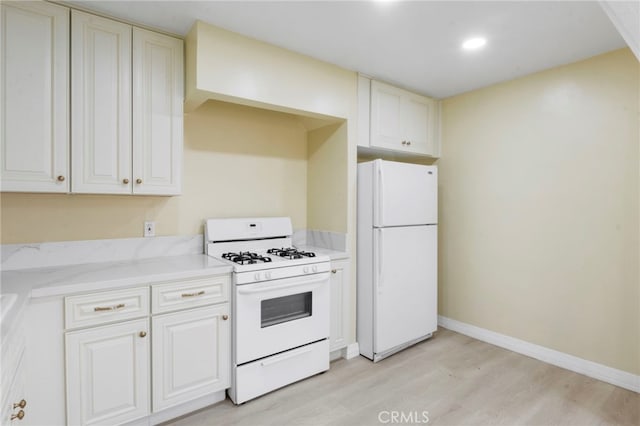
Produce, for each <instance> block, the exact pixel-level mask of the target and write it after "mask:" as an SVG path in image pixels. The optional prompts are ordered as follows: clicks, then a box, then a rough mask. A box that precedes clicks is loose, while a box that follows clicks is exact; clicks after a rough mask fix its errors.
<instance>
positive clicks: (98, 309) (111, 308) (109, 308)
mask: <svg viewBox="0 0 640 426" xmlns="http://www.w3.org/2000/svg"><path fill="white" fill-rule="evenodd" d="M122 308H124V303H119V304H117V305H115V306H96V307H95V308H93V310H94V311H95V312H104V311H115V310H118V309H122Z"/></svg>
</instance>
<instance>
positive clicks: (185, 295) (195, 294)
mask: <svg viewBox="0 0 640 426" xmlns="http://www.w3.org/2000/svg"><path fill="white" fill-rule="evenodd" d="M203 294H204V290H200V291H199V292H197V293H182V297H196V296H202V295H203Z"/></svg>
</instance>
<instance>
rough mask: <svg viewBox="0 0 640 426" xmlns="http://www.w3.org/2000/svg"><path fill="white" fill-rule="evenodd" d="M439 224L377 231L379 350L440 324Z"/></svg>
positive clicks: (376, 324) (376, 348) (376, 332)
mask: <svg viewBox="0 0 640 426" xmlns="http://www.w3.org/2000/svg"><path fill="white" fill-rule="evenodd" d="M437 238H438V234H437V226H434V225H428V226H407V227H396V228H386V229H376V230H374V267H375V268H376V269H375V273H374V277H375V279H374V292H375V293H374V305H375V312H374V342H373V347H374V353H382V352H385V351H387V350H389V349H392V348H395V347H396V346H398V345H401V344H403V343H407V342H409V341H411V340H414V339H417V338H420V337H423V336H426V335H428V334H430V333H433V332H434V331H435V330H436V328H437V321H438V320H437V317H438V314H437V303H438V285H437V264H438V262H437Z"/></svg>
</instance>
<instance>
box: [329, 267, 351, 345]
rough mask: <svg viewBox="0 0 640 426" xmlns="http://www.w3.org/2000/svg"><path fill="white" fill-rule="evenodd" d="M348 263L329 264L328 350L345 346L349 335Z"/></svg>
mask: <svg viewBox="0 0 640 426" xmlns="http://www.w3.org/2000/svg"><path fill="white" fill-rule="evenodd" d="M349 290H350V286H349V262H348V261H338V262H331V329H330V335H329V350H330V351H335V350H338V349H342V348H344V347H346V346H347V343H348V334H349V313H350V312H351V305H350V297H349Z"/></svg>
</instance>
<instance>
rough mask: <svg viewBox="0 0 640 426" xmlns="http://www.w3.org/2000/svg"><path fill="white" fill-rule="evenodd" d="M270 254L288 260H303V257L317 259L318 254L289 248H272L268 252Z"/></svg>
mask: <svg viewBox="0 0 640 426" xmlns="http://www.w3.org/2000/svg"><path fill="white" fill-rule="evenodd" d="M267 253H268V254H273V255H276V256H280V257H284V258H286V259H302V258H303V257H316V254H315V253H313V252H310V251H302V250H298V249H296V248H293V247H289V248H271V249H269V250H267Z"/></svg>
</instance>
